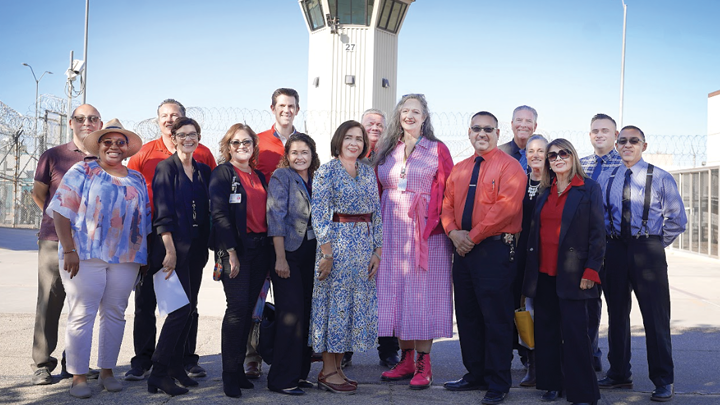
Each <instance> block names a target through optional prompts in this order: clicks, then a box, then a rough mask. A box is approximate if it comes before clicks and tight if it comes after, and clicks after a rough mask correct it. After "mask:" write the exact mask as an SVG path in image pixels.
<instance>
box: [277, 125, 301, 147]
mask: <svg viewBox="0 0 720 405" xmlns="http://www.w3.org/2000/svg"><path fill="white" fill-rule="evenodd" d="M272 129H273V136H275V138H277V139H279V140H280V142H282V143H283V145H285V142H287V140H288V139H290V137H291V136H293V135H294V134H295V133H296V132H297V130H296V129H295V126H294V125H293V131H292V133H291V134H290V135H288V136H287V137H283V136H282V135H280V133H279V132H278V131H277V130H276V129H275V124H273V126H272ZM283 138H285V140H284V141H283Z"/></svg>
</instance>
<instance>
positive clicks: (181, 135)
mask: <svg viewBox="0 0 720 405" xmlns="http://www.w3.org/2000/svg"><path fill="white" fill-rule="evenodd" d="M199 136H200V135H199V134H198V133H197V132H190V133H189V134H184V133H182V132H178V133H176V134H175V137H176V138H178V139H185V138H189V139H198V137H199Z"/></svg>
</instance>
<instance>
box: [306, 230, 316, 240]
mask: <svg viewBox="0 0 720 405" xmlns="http://www.w3.org/2000/svg"><path fill="white" fill-rule="evenodd" d="M307 238H308V240H313V239H315V231H313V229H312V228H308V230H307Z"/></svg>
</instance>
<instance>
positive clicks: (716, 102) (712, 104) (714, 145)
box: [707, 90, 720, 166]
mask: <svg viewBox="0 0 720 405" xmlns="http://www.w3.org/2000/svg"><path fill="white" fill-rule="evenodd" d="M707 130H708V137H707V165H708V166H714V165H718V164H720V90H718V91H715V92H713V93H710V94H708V124H707Z"/></svg>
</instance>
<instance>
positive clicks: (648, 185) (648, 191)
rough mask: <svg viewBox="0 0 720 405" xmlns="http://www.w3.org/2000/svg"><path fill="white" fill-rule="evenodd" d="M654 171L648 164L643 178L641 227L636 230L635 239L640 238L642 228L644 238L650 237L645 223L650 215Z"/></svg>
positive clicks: (653, 167)
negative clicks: (643, 197)
mask: <svg viewBox="0 0 720 405" xmlns="http://www.w3.org/2000/svg"><path fill="white" fill-rule="evenodd" d="M654 169H655V166H653V165H651V164H648V167H647V176H645V203H644V204H643V214H642V226H641V227H640V229H638V233H637V237H640V233H641V232H642V229H643V228H645V237H648V236H649V235H650V230H649V229H648V226H647V222H648V215H649V214H650V199H651V198H652V177H653V170H654Z"/></svg>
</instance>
